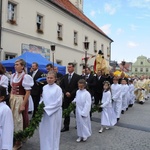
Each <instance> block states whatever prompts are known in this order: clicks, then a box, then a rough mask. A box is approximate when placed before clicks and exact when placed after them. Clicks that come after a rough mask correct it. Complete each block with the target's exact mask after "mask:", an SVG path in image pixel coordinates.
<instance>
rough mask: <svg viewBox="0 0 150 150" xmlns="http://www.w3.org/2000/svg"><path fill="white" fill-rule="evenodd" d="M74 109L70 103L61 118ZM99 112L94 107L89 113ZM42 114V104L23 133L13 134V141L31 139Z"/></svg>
mask: <svg viewBox="0 0 150 150" xmlns="http://www.w3.org/2000/svg"><path fill="white" fill-rule="evenodd" d="M75 109H76V105H75V104H74V103H71V104H70V105H69V107H68V108H67V109H64V111H63V117H65V116H69V115H70V113H71V112H72V111H74V110H75ZM96 111H97V112H101V111H102V108H101V107H100V105H95V106H94V107H92V109H91V112H92V113H94V112H96ZM43 113H44V103H41V104H39V106H38V111H37V112H36V114H35V117H34V118H32V120H31V122H30V124H29V126H28V127H27V128H25V129H24V130H23V131H18V132H15V133H14V140H15V141H24V140H26V139H27V138H31V137H32V136H33V134H34V131H35V130H36V129H37V128H38V127H39V123H40V122H41V119H42V116H43Z"/></svg>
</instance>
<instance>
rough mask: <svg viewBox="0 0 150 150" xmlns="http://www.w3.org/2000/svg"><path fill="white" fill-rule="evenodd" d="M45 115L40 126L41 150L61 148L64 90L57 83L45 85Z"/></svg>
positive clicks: (43, 97) (43, 96) (43, 95)
mask: <svg viewBox="0 0 150 150" xmlns="http://www.w3.org/2000/svg"><path fill="white" fill-rule="evenodd" d="M42 100H43V102H44V105H45V107H44V110H45V112H44V115H43V118H42V120H41V123H40V126H39V134H40V150H59V142H60V130H61V121H62V90H61V88H60V87H59V86H58V85H56V83H54V84H52V85H49V84H47V85H45V86H44V87H43V93H42Z"/></svg>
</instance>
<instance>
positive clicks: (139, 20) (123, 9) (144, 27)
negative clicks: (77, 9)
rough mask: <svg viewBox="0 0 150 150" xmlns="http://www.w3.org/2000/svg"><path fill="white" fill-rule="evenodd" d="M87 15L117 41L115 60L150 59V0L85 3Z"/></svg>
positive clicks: (114, 0)
mask: <svg viewBox="0 0 150 150" xmlns="http://www.w3.org/2000/svg"><path fill="white" fill-rule="evenodd" d="M84 14H85V15H86V16H87V17H88V18H90V19H91V20H92V21H93V22H94V23H95V24H96V25H97V26H98V27H99V28H100V29H102V30H103V31H104V32H105V33H106V34H107V35H108V36H109V37H110V38H111V39H113V40H114V42H113V43H112V56H111V59H112V60H117V61H119V62H121V61H122V60H125V61H131V62H135V60H136V58H137V57H138V56H141V55H143V56H146V57H147V58H150V0H84Z"/></svg>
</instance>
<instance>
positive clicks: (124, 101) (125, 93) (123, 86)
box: [121, 79, 129, 114]
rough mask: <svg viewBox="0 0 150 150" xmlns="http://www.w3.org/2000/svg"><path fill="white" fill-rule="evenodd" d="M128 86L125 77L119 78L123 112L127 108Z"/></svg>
mask: <svg viewBox="0 0 150 150" xmlns="http://www.w3.org/2000/svg"><path fill="white" fill-rule="evenodd" d="M128 93H129V86H128V85H127V81H126V79H122V80H121V95H122V111H121V113H122V114H124V112H125V111H126V110H127V109H128V99H129V94H128Z"/></svg>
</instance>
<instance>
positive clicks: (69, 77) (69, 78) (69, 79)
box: [68, 74, 71, 83]
mask: <svg viewBox="0 0 150 150" xmlns="http://www.w3.org/2000/svg"><path fill="white" fill-rule="evenodd" d="M70 81H71V74H69V75H68V83H70Z"/></svg>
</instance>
